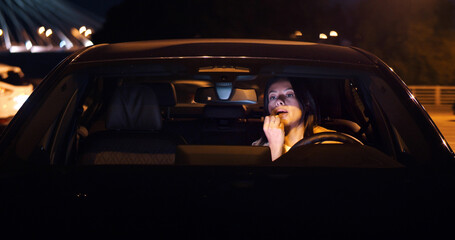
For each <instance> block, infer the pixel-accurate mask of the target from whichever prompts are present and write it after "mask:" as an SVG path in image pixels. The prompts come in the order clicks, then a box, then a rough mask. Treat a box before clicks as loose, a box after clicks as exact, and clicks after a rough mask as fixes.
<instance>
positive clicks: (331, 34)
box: [330, 31, 338, 37]
mask: <svg viewBox="0 0 455 240" xmlns="http://www.w3.org/2000/svg"><path fill="white" fill-rule="evenodd" d="M330 36H331V37H338V33H337V32H336V31H330Z"/></svg>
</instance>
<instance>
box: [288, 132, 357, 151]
mask: <svg viewBox="0 0 455 240" xmlns="http://www.w3.org/2000/svg"><path fill="white" fill-rule="evenodd" d="M325 141H336V142H342V143H350V144H356V145H363V143H362V142H361V141H360V140H358V139H357V138H355V137H353V136H351V135H349V134H346V133H341V132H322V133H317V134H314V135H313V136H310V137H306V138H303V139H301V140H300V141H298V142H297V143H296V144H294V146H292V147H291V149H290V150H292V149H294V148H297V147H300V146H304V145H308V144H315V143H321V142H325Z"/></svg>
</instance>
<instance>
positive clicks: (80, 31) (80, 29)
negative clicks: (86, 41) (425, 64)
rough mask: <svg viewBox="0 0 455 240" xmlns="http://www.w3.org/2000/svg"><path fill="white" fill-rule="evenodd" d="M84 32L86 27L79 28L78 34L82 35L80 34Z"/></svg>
mask: <svg viewBox="0 0 455 240" xmlns="http://www.w3.org/2000/svg"><path fill="white" fill-rule="evenodd" d="M86 30H87V27H85V26H82V27H81V28H79V33H80V34H82V33H84V32H85V31H86Z"/></svg>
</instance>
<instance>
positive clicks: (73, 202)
mask: <svg viewBox="0 0 455 240" xmlns="http://www.w3.org/2000/svg"><path fill="white" fill-rule="evenodd" d="M275 76H284V77H288V78H293V79H297V80H298V81H300V82H302V83H304V85H305V86H306V87H307V88H308V89H310V91H311V93H312V94H313V96H314V98H315V101H316V103H317V104H318V106H319V113H320V122H319V124H321V125H322V126H324V127H327V128H329V129H333V130H336V131H337V132H343V133H346V134H349V135H351V136H354V137H356V138H357V139H359V140H360V141H361V142H362V144H349V143H347V144H311V143H309V144H306V145H303V146H301V147H296V148H294V149H292V150H291V151H289V152H288V153H286V154H284V155H283V156H282V157H281V158H280V159H278V160H277V161H276V162H272V161H271V159H270V150H269V148H268V147H267V146H251V143H252V142H253V141H254V140H256V139H258V138H259V137H261V134H262V120H263V117H264V107H263V100H262V96H263V91H264V90H263V89H264V86H265V83H266V82H267V80H268V79H270V78H272V77H275ZM223 91H224V92H223ZM150 92H153V94H150ZM226 94H227V95H226ZM118 95H120V96H118ZM149 95H154V96H155V97H154V98H153V99H149ZM152 113H156V114H152ZM144 115H147V116H145V118H144ZM0 166H1V195H2V196H3V197H2V198H1V200H0V201H1V203H2V204H1V208H2V222H4V224H5V225H4V226H8V227H9V228H10V229H17V228H19V229H33V230H34V231H37V232H38V233H39V232H42V231H44V232H60V231H65V232H67V231H71V232H75V233H80V232H84V233H88V232H92V231H94V232H102V233H116V234H117V233H131V232H134V233H137V232H141V233H147V234H151V235H158V236H162V237H163V236H164V237H170V236H177V235H178V236H184V237H187V238H205V237H214V236H216V237H219V236H221V237H223V238H236V239H237V238H259V237H260V238H263V237H266V238H270V237H271V238H287V237H289V236H293V235H298V236H299V235H304V236H308V235H310V236H313V237H316V238H332V237H336V238H339V237H349V238H356V237H359V238H375V237H378V238H385V237H386V238H391V237H392V238H394V237H402V238H406V237H409V236H411V235H414V236H415V234H416V233H418V234H429V236H432V235H434V234H442V233H445V231H444V230H447V229H448V227H449V226H450V224H451V223H452V222H451V221H446V217H447V216H450V214H452V213H453V212H452V210H453V207H452V205H453V198H451V192H452V191H453V189H454V188H453V183H454V182H453V180H454V170H455V169H454V155H453V152H452V150H451V149H450V147H449V146H448V144H447V143H446V141H445V140H444V138H443V136H442V135H441V133H440V132H439V130H438V129H437V127H436V126H435V124H434V122H433V121H432V120H431V118H430V117H429V115H428V114H427V113H426V112H425V110H424V109H423V108H422V106H421V105H420V104H419V103H418V101H417V100H416V99H415V98H414V97H413V95H412V94H411V92H410V91H409V89H408V88H407V87H406V85H405V84H404V82H403V81H401V80H400V78H399V77H398V76H397V75H396V74H395V73H394V72H393V71H392V70H391V68H389V67H388V66H387V65H386V64H385V63H383V62H382V61H381V60H380V59H378V58H377V57H375V56H374V55H372V54H370V53H368V52H365V51H363V50H361V49H358V48H354V47H341V46H333V45H324V44H314V43H302V42H296V41H273V40H244V39H193V40H163V41H147V42H133V43H120V44H103V45H96V46H93V47H89V48H86V49H84V50H81V51H79V52H77V53H75V54H73V55H72V56H70V57H68V58H67V59H65V60H64V61H63V62H62V63H60V65H59V66H57V67H56V68H55V69H54V70H53V71H52V72H51V73H50V74H49V75H48V76H47V77H46V79H45V80H44V81H43V82H42V83H41V84H40V85H39V87H38V89H36V90H35V92H34V93H33V94H32V96H31V97H30V98H29V100H28V101H27V102H26V103H25V104H24V106H23V107H22V108H21V110H20V111H19V112H18V114H17V115H16V116H15V118H14V119H13V121H12V122H11V124H10V125H9V126H8V128H7V129H6V131H5V132H4V134H3V136H2V139H1V142H0Z"/></svg>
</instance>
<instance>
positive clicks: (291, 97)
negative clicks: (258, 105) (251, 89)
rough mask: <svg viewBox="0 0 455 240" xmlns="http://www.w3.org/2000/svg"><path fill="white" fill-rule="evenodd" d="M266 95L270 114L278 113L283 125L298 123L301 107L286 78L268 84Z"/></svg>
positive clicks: (300, 117)
mask: <svg viewBox="0 0 455 240" xmlns="http://www.w3.org/2000/svg"><path fill="white" fill-rule="evenodd" d="M267 97H268V100H269V105H268V110H269V112H270V114H271V115H278V116H279V117H280V119H281V121H282V122H283V124H284V125H285V126H291V125H295V124H299V123H300V119H302V114H303V113H302V107H301V104H300V102H299V101H298V100H297V98H296V96H295V93H294V89H293V88H292V85H291V83H290V82H289V81H288V80H284V79H283V80H279V81H277V82H275V83H273V84H272V85H270V88H269V91H268V93H267Z"/></svg>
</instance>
